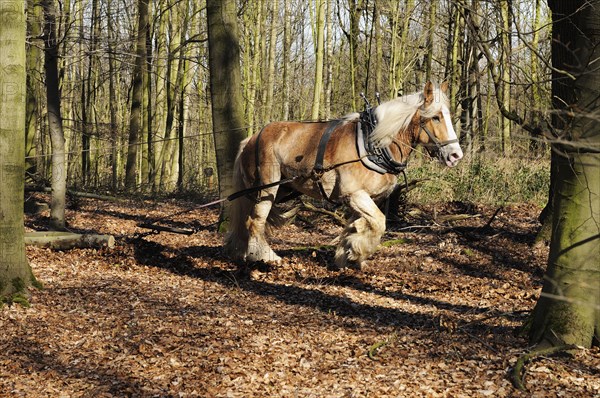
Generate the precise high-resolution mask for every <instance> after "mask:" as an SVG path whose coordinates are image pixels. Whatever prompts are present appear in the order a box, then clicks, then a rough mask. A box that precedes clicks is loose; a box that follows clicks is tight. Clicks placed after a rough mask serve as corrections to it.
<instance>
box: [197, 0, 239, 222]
mask: <svg viewBox="0 0 600 398" xmlns="http://www.w3.org/2000/svg"><path fill="white" fill-rule="evenodd" d="M206 10H207V21H208V53H209V57H208V59H209V69H210V92H211V98H212V118H213V132H214V137H215V150H216V155H217V168H218V171H219V191H220V195H221V197H224V196H227V195H229V194H230V193H232V192H233V191H232V189H233V178H232V177H233V174H232V170H233V163H234V161H235V157H236V154H237V150H238V146H239V143H240V141H241V140H243V139H244V137H246V132H245V129H244V128H243V125H244V116H243V107H242V96H241V74H240V45H239V40H238V27H237V15H236V8H235V0H207V2H206ZM227 215H228V209H227V207H226V206H225V207H223V209H222V211H221V217H220V219H221V223H220V224H221V225H220V226H219V227H220V228H219V229H220V230H223V227H225V225H224V223H223V221H224V220H226V219H227Z"/></svg>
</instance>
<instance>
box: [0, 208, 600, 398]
mask: <svg viewBox="0 0 600 398" xmlns="http://www.w3.org/2000/svg"><path fill="white" fill-rule="evenodd" d="M42 199H43V198H42ZM78 204H79V206H78V208H77V210H69V211H68V213H67V216H68V220H69V226H70V228H71V229H73V230H75V231H93V232H94V233H102V234H113V235H115V238H116V241H117V245H116V247H115V248H114V249H112V250H108V249H72V250H69V251H51V250H48V249H40V248H35V247H28V248H27V255H28V258H29V261H30V263H31V266H32V268H33V271H34V273H35V275H36V276H37V278H38V279H39V280H40V281H41V282H42V283H43V284H44V286H45V288H44V289H43V290H34V291H33V292H32V299H31V302H32V306H31V308H22V307H19V306H12V307H7V306H5V307H4V308H2V310H1V312H0V328H1V330H2V335H3V336H2V340H0V349H1V352H2V355H1V356H0V396H6V397H92V396H93V397H381V398H385V397H487V396H493V397H508V396H517V397H518V396H536V397H547V396H568V397H594V396H600V380H599V378H598V374H600V351H599V350H598V349H596V348H595V349H591V350H582V351H579V352H577V353H576V354H575V355H574V356H573V357H570V358H566V357H552V358H540V359H538V360H536V361H535V363H534V364H531V366H530V367H529V369H528V373H527V376H526V385H527V387H528V389H529V391H528V392H527V393H521V392H518V391H516V390H514V389H513V387H512V385H511V384H510V382H509V381H508V378H507V371H508V370H509V369H510V366H511V365H513V364H514V363H515V361H516V359H517V358H518V356H519V355H520V354H521V353H523V352H524V351H525V350H526V349H527V340H526V338H525V337H524V336H522V334H521V333H520V327H521V326H522V324H523V323H524V321H525V320H526V319H527V316H528V314H529V312H530V311H531V309H532V308H533V306H534V304H535V302H536V300H537V297H538V295H539V292H540V289H541V281H542V276H543V272H544V268H545V261H546V258H547V248H544V247H541V248H540V247H534V245H533V238H534V233H535V231H536V229H537V228H538V225H537V222H536V217H537V214H538V212H539V209H537V208H536V207H534V206H531V205H512V206H507V207H506V208H504V209H503V210H502V211H501V212H499V213H498V215H497V217H496V218H495V220H494V223H493V228H492V229H493V231H489V230H488V231H486V232H485V233H483V232H481V231H478V230H477V229H473V227H481V226H482V225H484V223H485V221H486V217H485V216H486V215H487V216H488V218H489V216H490V215H492V214H493V213H494V209H491V208H485V207H483V206H476V207H477V208H476V212H477V213H478V214H482V215H484V217H478V218H475V217H472V218H465V219H463V220H460V221H457V222H454V223H452V224H451V225H450V224H448V225H446V227H445V228H437V229H436V228H422V229H410V232H403V231H407V229H403V228H397V229H396V231H395V230H394V228H393V227H392V228H390V231H388V232H387V233H386V235H385V236H384V241H388V242H390V243H389V244H385V245H382V246H381V247H380V248H379V250H378V251H377V252H376V253H375V255H374V256H373V257H372V258H371V259H370V260H369V262H368V264H367V266H365V267H363V269H362V270H360V271H354V270H342V271H338V270H333V269H331V267H330V265H331V263H332V259H333V253H332V249H331V248H330V247H327V246H323V244H324V243H329V242H331V241H333V240H334V239H335V238H336V237H337V235H338V234H339V232H340V227H338V226H337V225H336V224H335V223H334V222H332V221H331V220H329V219H327V218H325V217H324V216H315V215H314V214H310V213H307V214H304V215H303V217H302V218H301V219H299V220H298V221H296V222H295V223H292V224H290V225H288V226H286V227H284V228H283V229H281V230H279V231H278V232H277V233H276V235H275V236H274V237H273V238H272V241H273V247H274V249H275V250H277V251H279V253H281V254H283V257H284V262H283V264H282V265H279V266H270V265H266V264H253V265H246V266H245V265H241V264H236V263H233V262H231V261H229V260H228V259H227V258H226V257H224V255H223V253H222V251H221V247H220V245H221V240H222V237H221V236H220V235H219V234H218V233H216V232H215V228H214V224H215V223H216V221H217V216H218V214H217V212H216V211H215V210H207V209H202V210H197V211H191V212H189V213H187V214H182V215H179V216H177V217H176V218H175V219H173V220H170V222H172V223H173V224H174V225H176V226H178V227H188V228H189V227H193V228H196V229H197V230H198V232H197V233H195V234H194V235H191V236H184V235H176V234H169V233H161V234H157V235H147V236H144V237H140V236H139V235H137V236H136V234H140V233H143V232H145V231H146V230H141V229H139V228H137V227H136V224H137V223H138V222H139V221H143V220H145V217H146V216H147V215H148V216H150V217H155V218H158V217H165V216H166V217H168V215H169V214H174V213H176V212H178V211H181V210H183V209H185V208H187V207H190V206H193V204H191V203H185V202H181V201H175V200H166V201H162V202H151V201H130V202H119V203H116V204H115V203H108V202H99V201H94V200H87V199H85V200H84V199H82V200H80V202H79V203H78ZM456 210H459V209H455V208H453V204H438V205H435V206H433V205H432V206H423V207H421V208H420V209H419V211H418V212H415V214H418V215H419V217H423V214H442V213H447V214H452V213H453V211H456ZM426 221H427V220H423V219H419V220H414V219H413V220H411V219H408V220H405V222H407V223H408V224H410V223H411V222H412V223H413V225H424V223H426ZM46 223H47V214H42V215H41V216H28V217H27V219H26V226H27V227H28V228H29V229H31V228H34V229H42V228H44V226H45V225H46ZM431 225H434V226H435V225H439V224H431ZM211 226H212V227H211ZM448 226H451V227H457V226H458V227H464V228H462V229H461V228H449V227H448ZM488 229H489V228H488ZM303 248H308V250H303Z"/></svg>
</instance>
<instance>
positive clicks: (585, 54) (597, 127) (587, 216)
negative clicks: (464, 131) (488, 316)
mask: <svg viewBox="0 0 600 398" xmlns="http://www.w3.org/2000/svg"><path fill="white" fill-rule="evenodd" d="M548 3H549V5H550V8H551V10H552V21H553V24H552V27H553V34H552V35H553V41H552V64H553V67H554V70H553V81H552V91H553V97H554V105H555V108H556V109H557V111H556V112H555V117H554V118H553V125H554V126H553V127H554V128H555V131H558V132H560V138H561V143H555V144H554V150H555V151H558V152H559V153H560V154H562V155H563V156H560V157H555V159H554V160H555V162H556V167H557V168H556V170H557V173H556V181H555V187H554V208H553V212H554V213H553V225H552V231H553V233H552V239H551V242H550V255H549V257H548V269H547V271H546V275H545V278H544V286H543V288H542V294H541V296H540V298H539V300H538V302H537V304H536V306H535V309H534V312H533V323H532V328H531V330H530V342H531V343H532V344H538V345H542V346H543V345H548V344H550V345H562V344H575V345H579V346H583V347H590V346H592V345H594V344H595V345H600V221H599V220H600V150H599V148H600V119H599V118H598V114H599V111H600V69H598V67H597V66H596V64H595V63H596V62H597V60H598V58H599V57H600V30H598V26H600V13H599V12H597V11H598V9H599V7H600V0H579V1H569V2H566V1H560V0H549V1H548Z"/></svg>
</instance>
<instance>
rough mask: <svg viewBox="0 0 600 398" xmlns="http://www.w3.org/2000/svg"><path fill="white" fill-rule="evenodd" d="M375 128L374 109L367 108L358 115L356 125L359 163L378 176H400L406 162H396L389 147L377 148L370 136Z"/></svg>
mask: <svg viewBox="0 0 600 398" xmlns="http://www.w3.org/2000/svg"><path fill="white" fill-rule="evenodd" d="M375 126H377V117H376V115H375V112H374V109H373V108H371V107H367V109H366V110H365V111H364V112H361V113H360V117H359V119H358V123H357V124H356V150H357V152H358V156H359V157H360V161H361V162H362V164H363V165H364V166H365V167H366V168H367V169H369V170H373V171H376V172H377V173H379V174H386V173H390V174H400V173H402V172H403V171H404V169H406V162H396V161H395V160H394V158H393V157H392V153H391V151H390V148H389V147H383V148H380V147H377V146H375V145H374V144H373V141H372V140H371V134H372V133H373V130H375Z"/></svg>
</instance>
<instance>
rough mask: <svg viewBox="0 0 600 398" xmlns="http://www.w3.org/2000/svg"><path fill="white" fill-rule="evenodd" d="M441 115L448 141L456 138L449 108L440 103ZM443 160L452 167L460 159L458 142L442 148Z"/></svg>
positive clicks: (461, 153) (461, 155)
mask: <svg viewBox="0 0 600 398" xmlns="http://www.w3.org/2000/svg"><path fill="white" fill-rule="evenodd" d="M442 116H444V123H446V131H447V133H448V141H451V140H458V137H457V136H456V132H455V131H454V126H452V117H451V116H450V110H448V107H446V105H442ZM442 156H443V160H444V162H445V163H446V165H447V166H448V167H454V166H456V165H457V164H458V161H459V160H461V159H462V157H463V152H462V149H461V148H460V145H459V144H458V142H454V143H452V144H448V145H446V146H444V147H443V148H442Z"/></svg>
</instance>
